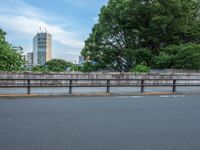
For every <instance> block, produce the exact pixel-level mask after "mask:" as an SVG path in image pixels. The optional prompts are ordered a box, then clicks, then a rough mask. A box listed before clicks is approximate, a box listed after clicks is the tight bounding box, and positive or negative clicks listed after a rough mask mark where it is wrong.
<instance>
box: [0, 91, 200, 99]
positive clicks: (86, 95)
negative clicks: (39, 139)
mask: <svg viewBox="0 0 200 150" xmlns="http://www.w3.org/2000/svg"><path fill="white" fill-rule="evenodd" d="M159 95H199V96H200V93H197V94H194V93H193V94H189V93H187V94H185V93H173V92H144V93H75V94H30V95H27V94H0V99H2V98H13V99H14V98H33V97H35V98H42V97H44V98H45V97H47V98H49V97H110V96H159Z"/></svg>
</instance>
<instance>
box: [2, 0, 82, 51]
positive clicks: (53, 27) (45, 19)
mask: <svg viewBox="0 0 200 150" xmlns="http://www.w3.org/2000/svg"><path fill="white" fill-rule="evenodd" d="M50 16H51V17H50ZM51 18H59V16H58V17H57V16H52V14H45V13H44V12H42V11H41V10H40V9H39V8H36V7H32V6H30V5H28V4H26V3H24V2H23V1H21V0H6V1H1V0H0V27H3V29H5V30H6V31H8V32H9V33H11V34H12V38H13V39H21V40H25V39H30V40H31V41H32V38H33V36H34V35H35V34H36V33H37V31H38V30H39V27H43V28H46V29H47V31H48V32H49V33H51V34H52V37H53V41H55V42H57V43H60V44H61V45H65V46H66V47H69V48H71V49H73V48H74V49H75V50H76V53H77V54H78V53H80V50H81V49H82V48H83V46H84V42H83V40H81V39H79V38H78V34H77V33H75V32H70V31H68V30H67V29H65V28H63V25H62V24H61V25H59V24H56V23H54V22H53V23H52V19H51ZM55 20H56V19H55ZM55 20H54V21H55ZM68 24H72V23H71V22H69V23H68ZM22 46H23V45H22ZM25 47H27V46H25ZM56 49H58V47H57V48H56ZM65 53H66V54H67V52H66V50H65Z"/></svg>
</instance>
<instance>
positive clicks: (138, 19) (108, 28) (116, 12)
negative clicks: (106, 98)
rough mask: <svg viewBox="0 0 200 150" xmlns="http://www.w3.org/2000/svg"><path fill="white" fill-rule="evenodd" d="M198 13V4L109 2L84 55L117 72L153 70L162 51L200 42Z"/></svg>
mask: <svg viewBox="0 0 200 150" xmlns="http://www.w3.org/2000/svg"><path fill="white" fill-rule="evenodd" d="M199 12H200V1H197V0H109V2H108V4H107V6H104V7H102V9H101V12H100V15H99V22H98V23H97V24H95V25H94V27H93V29H92V33H91V34H90V36H89V38H88V39H87V40H86V41H85V47H84V49H83V50H82V55H83V56H84V57H87V55H88V53H90V59H91V60H92V61H95V62H96V63H97V64H101V65H100V66H101V67H103V68H107V69H109V70H114V71H129V70H130V68H132V67H133V66H135V65H137V64H140V63H141V62H145V63H147V64H148V65H149V66H151V67H154V66H155V62H154V60H153V58H154V57H153V56H157V55H159V54H160V50H161V49H162V48H165V47H167V46H169V45H179V44H184V43H188V42H193V43H199V42H200V28H199V25H200V21H199ZM138 54H140V55H138ZM142 58H144V60H142Z"/></svg>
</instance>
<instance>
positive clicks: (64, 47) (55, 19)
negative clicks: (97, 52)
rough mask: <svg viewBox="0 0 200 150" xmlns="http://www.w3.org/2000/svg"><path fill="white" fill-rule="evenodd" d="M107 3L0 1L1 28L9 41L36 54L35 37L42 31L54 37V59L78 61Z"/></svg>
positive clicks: (102, 0)
mask: <svg viewBox="0 0 200 150" xmlns="http://www.w3.org/2000/svg"><path fill="white" fill-rule="evenodd" d="M107 1H108V0H0V28H2V29H3V30H4V31H6V33H7V36H6V38H7V40H8V42H9V43H11V44H13V45H14V46H22V47H23V49H24V54H26V53H27V52H32V51H33V48H32V47H33V46H32V45H33V44H32V42H33V37H34V36H35V35H36V33H37V32H39V28H40V27H42V28H43V29H45V28H46V29H47V32H49V33H51V34H52V53H53V58H60V59H64V60H67V61H71V62H75V61H77V59H78V56H79V55H80V51H81V50H82V48H83V47H84V41H85V40H86V39H87V38H88V37H89V33H91V30H92V27H93V25H94V24H95V23H97V22H98V14H99V12H100V9H101V7H102V6H103V5H106V4H107Z"/></svg>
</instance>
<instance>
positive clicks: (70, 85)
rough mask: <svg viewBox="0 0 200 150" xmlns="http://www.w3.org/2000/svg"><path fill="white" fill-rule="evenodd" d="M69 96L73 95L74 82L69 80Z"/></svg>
mask: <svg viewBox="0 0 200 150" xmlns="http://www.w3.org/2000/svg"><path fill="white" fill-rule="evenodd" d="M69 94H72V80H69Z"/></svg>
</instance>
